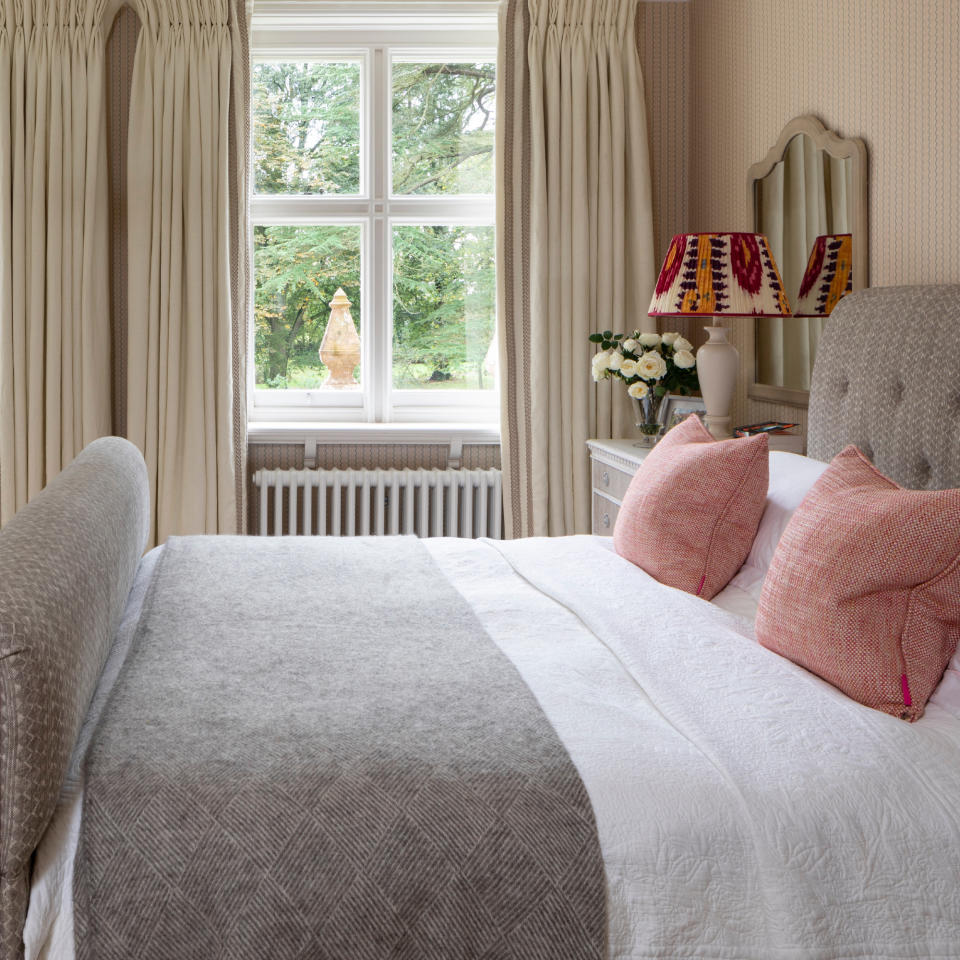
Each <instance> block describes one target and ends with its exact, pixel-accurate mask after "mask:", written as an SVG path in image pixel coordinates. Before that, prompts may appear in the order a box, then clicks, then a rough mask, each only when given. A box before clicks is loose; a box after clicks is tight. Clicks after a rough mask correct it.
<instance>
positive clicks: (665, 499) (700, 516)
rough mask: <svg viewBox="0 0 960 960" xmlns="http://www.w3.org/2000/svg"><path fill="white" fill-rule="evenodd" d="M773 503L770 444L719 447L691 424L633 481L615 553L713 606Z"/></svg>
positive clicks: (753, 440) (674, 433) (691, 420)
mask: <svg viewBox="0 0 960 960" xmlns="http://www.w3.org/2000/svg"><path fill="white" fill-rule="evenodd" d="M766 497H767V438H766V436H764V435H761V436H757V437H747V438H745V439H742V440H740V439H736V440H719V441H717V440H714V439H713V437H712V436H711V435H710V433H709V432H708V431H707V428H706V427H704V425H703V424H702V423H701V422H700V418H699V417H696V416H692V417H688V418H687V419H686V420H684V421H683V423H681V424H679V425H678V426H676V427H674V428H673V429H672V430H671V431H670V432H669V433H668V434H667V435H666V436H665V437H664V438H663V439H662V440H661V441H660V442H659V443H658V444H657V445H656V446H655V447H654V448H653V450H651V451H650V453H649V454H647V458H646V459H645V460H644V461H643V464H642V465H641V467H640V469H639V470H638V471H637V473H636V475H635V476H634V478H633V480H632V481H631V483H630V486H629V488H628V489H627V492H626V495H625V496H624V498H623V506H622V507H621V508H620V512H619V514H618V515H617V523H616V526H615V527H614V530H613V546H614V549H615V550H616V551H617V553H619V554H620V556H621V557H625V558H626V559H627V560H629V561H630V562H631V563H635V564H636V565H637V566H638V567H640V568H642V569H643V570H646V572H647V573H649V574H650V576H652V577H655V578H656V579H657V580H659V581H660V582H661V583H665V584H667V585H668V586H670V587H676V588H677V589H678V590H686V591H687V593H694V594H697V595H698V596H701V597H703V598H704V599H706V600H709V599H710V598H711V597H713V596H714V595H715V594H717V593H719V592H720V590H722V589H723V588H724V587H725V586H726V585H727V582H728V581H729V580H730V578H731V577H732V576H733V575H734V574H735V573H736V572H737V570H739V569H740V567H741V565H742V564H743V561H744V560H745V559H746V557H747V554H748V553H749V552H750V545H751V544H752V543H753V538H754V535H755V534H756V532H757V524H758V523H759V522H760V517H761V515H762V514H763V508H764V506H765V504H766Z"/></svg>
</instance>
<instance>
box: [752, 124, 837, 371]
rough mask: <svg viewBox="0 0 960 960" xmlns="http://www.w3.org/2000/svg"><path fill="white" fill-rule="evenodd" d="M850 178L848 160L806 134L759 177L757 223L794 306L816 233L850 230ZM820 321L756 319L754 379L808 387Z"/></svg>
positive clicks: (794, 138) (787, 148)
mask: <svg viewBox="0 0 960 960" xmlns="http://www.w3.org/2000/svg"><path fill="white" fill-rule="evenodd" d="M852 176H853V166H852V163H851V161H850V160H844V159H841V158H839V157H831V156H830V155H829V154H828V153H827V152H826V151H823V150H818V149H817V146H816V144H815V143H814V142H813V140H812V139H811V138H810V137H807V136H804V135H801V134H798V135H797V136H795V137H793V139H791V140H790V142H789V143H788V144H787V147H786V150H784V155H783V160H782V161H780V162H779V163H778V164H776V166H775V167H774V168H773V170H771V171H770V173H769V174H768V175H767V176H766V177H764V178H763V180H761V181H759V195H758V197H757V200H758V209H757V227H758V229H759V230H760V232H761V233H763V234H765V235H766V237H767V239H768V240H769V241H770V247H771V249H772V250H773V254H774V256H775V257H776V259H777V265H778V266H779V267H780V273H781V275H782V278H783V283H784V287H785V288H786V291H787V296H788V297H789V298H790V303H791V306H793V307H796V303H797V294H798V292H799V290H800V281H801V280H802V279H803V274H804V272H805V271H806V269H807V260H808V259H809V257H810V251H811V250H812V249H813V244H814V241H815V240H816V239H817V237H819V236H822V235H823V234H826V233H849V232H850V229H851V226H852V225H851V224H849V223H847V197H848V195H849V191H850V188H851V182H850V181H851V178H852ZM824 322H825V321H824V320H822V319H820V318H817V317H787V318H784V319H781V318H779V317H773V318H770V319H765V320H760V321H758V323H760V324H763V326H764V331H763V334H762V336H759V337H757V374H758V380H759V382H760V383H771V384H777V385H782V386H787V387H790V388H792V389H796V390H809V389H810V375H811V373H812V372H813V360H814V357H815V356H816V350H817V343H818V341H819V340H820V335H821V334H822V333H823V326H824Z"/></svg>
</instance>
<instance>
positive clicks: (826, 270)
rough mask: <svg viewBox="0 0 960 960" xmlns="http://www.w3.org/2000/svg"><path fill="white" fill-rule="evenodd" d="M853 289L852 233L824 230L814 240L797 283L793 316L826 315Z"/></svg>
mask: <svg viewBox="0 0 960 960" xmlns="http://www.w3.org/2000/svg"><path fill="white" fill-rule="evenodd" d="M852 290H853V235H852V234H849V233H834V234H827V235H825V236H822V237H817V239H816V240H814V241H813V249H812V250H811V251H810V259H809V260H808V261H807V269H806V272H805V273H804V275H803V280H802V282H801V283H800V294H799V296H798V297H797V309H796V312H795V313H794V316H795V317H829V316H830V311H831V310H833V308H834V307H835V306H836V305H837V303H839V301H840V300H841V298H842V297H845V296H846V295H847V294H848V293H850V292H851V291H852Z"/></svg>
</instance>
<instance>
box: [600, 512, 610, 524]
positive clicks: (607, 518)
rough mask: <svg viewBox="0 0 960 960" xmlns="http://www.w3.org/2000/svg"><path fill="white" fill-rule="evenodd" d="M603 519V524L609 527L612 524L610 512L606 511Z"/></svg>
mask: <svg viewBox="0 0 960 960" xmlns="http://www.w3.org/2000/svg"><path fill="white" fill-rule="evenodd" d="M601 520H602V521H603V525H604V526H605V527H609V526H610V514H609V513H605V514H604V515H603V516H602V517H601Z"/></svg>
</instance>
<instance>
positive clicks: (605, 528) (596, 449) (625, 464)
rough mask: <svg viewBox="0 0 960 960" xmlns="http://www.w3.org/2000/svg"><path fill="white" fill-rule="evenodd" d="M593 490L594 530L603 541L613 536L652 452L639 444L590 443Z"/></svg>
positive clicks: (606, 441)
mask: <svg viewBox="0 0 960 960" xmlns="http://www.w3.org/2000/svg"><path fill="white" fill-rule="evenodd" d="M587 448H588V449H589V451H590V474H591V486H592V488H593V509H592V511H591V518H592V529H593V532H594V533H595V534H598V535H599V536H601V537H609V536H612V535H613V525H614V523H616V520H617V513H618V512H619V510H620V504H621V503H623V495H624V494H625V493H626V492H627V487H629V486H630V481H631V480H632V479H633V475H634V474H635V473H636V472H637V468H638V467H639V466H640V464H641V463H643V458H644V457H645V456H646V455H647V454H648V453H649V452H650V449H651V448H650V447H641V446H639V443H638V441H636V440H588V441H587Z"/></svg>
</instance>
